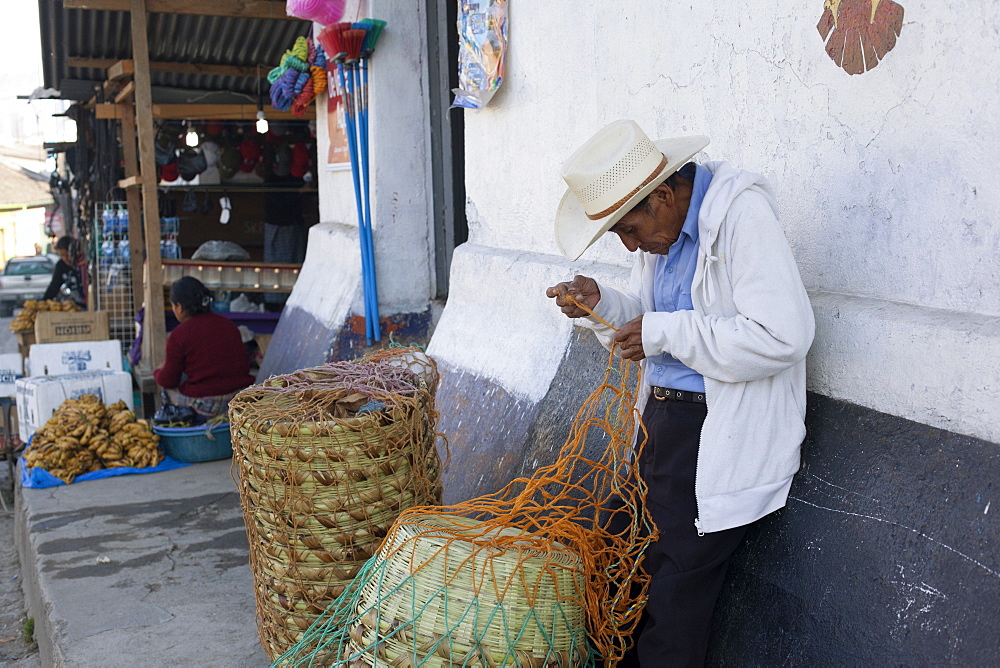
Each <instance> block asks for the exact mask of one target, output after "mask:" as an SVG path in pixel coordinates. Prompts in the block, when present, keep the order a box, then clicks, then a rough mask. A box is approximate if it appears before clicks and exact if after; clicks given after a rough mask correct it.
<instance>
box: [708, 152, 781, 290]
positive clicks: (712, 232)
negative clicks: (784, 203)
mask: <svg viewBox="0 0 1000 668" xmlns="http://www.w3.org/2000/svg"><path fill="white" fill-rule="evenodd" d="M703 166H704V167H705V168H706V169H708V171H710V172H711V173H712V183H711V184H709V186H708V191H707V192H706V193H705V199H704V201H703V202H702V205H701V210H700V211H699V212H698V245H699V247H700V250H701V252H702V254H703V255H704V256H705V263H704V265H703V267H702V271H701V274H700V276H695V280H694V283H695V285H697V284H698V283H699V282H700V283H701V289H702V295H701V296H702V300H703V301H704V303H705V304H711V303H712V302H714V301H715V284H714V279H713V278H712V272H711V271H710V269H711V266H712V264H714V263H715V262H718V261H719V258H718V256H717V255H715V254H714V253H713V252H712V246H714V245H715V240H716V238H717V237H718V234H719V227H720V226H721V225H722V222H723V221H724V220H725V219H726V215H727V214H728V213H729V207H730V206H731V205H732V203H733V200H735V199H736V197H737V196H739V195H740V194H742V193H743V192H745V191H748V190H751V191H754V192H758V193H760V194H761V195H763V197H764V199H765V200H766V201H767V203H768V205H769V206H770V207H771V210H772V211H773V212H774V216H775V218H777V217H778V204H777V202H776V201H775V199H774V191H773V190H772V189H771V184H770V183H768V181H767V179H766V178H764V177H763V176H762V175H760V174H756V173H754V172H748V171H745V170H742V169H736V168H735V167H733V166H732V165H730V164H729V163H728V162H723V161H714V162H706V163H704V165H703Z"/></svg>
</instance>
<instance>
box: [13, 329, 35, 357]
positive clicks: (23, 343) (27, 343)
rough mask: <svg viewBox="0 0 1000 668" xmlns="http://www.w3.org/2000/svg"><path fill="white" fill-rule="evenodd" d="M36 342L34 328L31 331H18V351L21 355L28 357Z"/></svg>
mask: <svg viewBox="0 0 1000 668" xmlns="http://www.w3.org/2000/svg"><path fill="white" fill-rule="evenodd" d="M34 343H35V332H34V330H32V331H30V332H18V333H17V352H18V354H19V355H21V357H27V356H28V352H30V351H31V346H32V345H34Z"/></svg>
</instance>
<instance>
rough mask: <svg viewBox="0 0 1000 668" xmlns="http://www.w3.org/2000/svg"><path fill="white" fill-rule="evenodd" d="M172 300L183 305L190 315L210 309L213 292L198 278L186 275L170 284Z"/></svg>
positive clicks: (206, 311)
mask: <svg viewBox="0 0 1000 668" xmlns="http://www.w3.org/2000/svg"><path fill="white" fill-rule="evenodd" d="M170 301H172V302H173V303H175V304H180V305H181V306H183V307H184V310H185V311H187V312H188V315H198V314H200V313H208V311H209V310H210V307H211V305H212V293H211V292H210V291H209V289H208V288H206V287H205V284H204V283H202V282H201V281H199V280H198V279H197V278H192V277H191V276H184V277H182V278H180V279H178V280H176V281H174V283H173V285H171V286H170Z"/></svg>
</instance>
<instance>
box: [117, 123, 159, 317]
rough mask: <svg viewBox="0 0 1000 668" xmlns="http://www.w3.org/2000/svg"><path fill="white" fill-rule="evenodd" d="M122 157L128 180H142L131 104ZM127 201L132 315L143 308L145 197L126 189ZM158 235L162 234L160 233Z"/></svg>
mask: <svg viewBox="0 0 1000 668" xmlns="http://www.w3.org/2000/svg"><path fill="white" fill-rule="evenodd" d="M121 132H122V154H123V156H124V162H125V177H126V178H132V177H137V176H139V155H138V153H137V152H136V145H135V107H133V106H132V105H131V104H126V105H122V122H121ZM125 200H126V202H127V203H128V247H129V257H130V264H131V269H132V309H133V313H135V312H137V311H138V310H139V305H140V304H142V300H143V291H142V284H143V280H142V255H143V248H144V244H143V236H144V235H143V233H142V197H141V196H140V194H139V189H138V188H135V187H132V188H126V189H125ZM157 231H159V230H157Z"/></svg>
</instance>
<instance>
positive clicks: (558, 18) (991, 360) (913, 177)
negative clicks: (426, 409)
mask: <svg viewBox="0 0 1000 668" xmlns="http://www.w3.org/2000/svg"><path fill="white" fill-rule="evenodd" d="M900 4H902V5H903V6H904V9H905V12H906V14H905V20H904V24H903V28H902V33H901V35H900V37H899V39H898V41H897V44H896V47H895V49H894V50H892V51H891V52H890V53H889V54H887V56H886V58H885V59H884V60H883V61H882V62H880V63H879V65H878V67H876V68H875V69H873V70H871V71H869V72H867V73H866V74H863V75H859V76H850V75H848V74H846V73H845V72H844V71H843V70H842V69H840V68H838V67H837V66H836V65H835V64H834V63H833V62H832V61H831V60H830V58H829V57H828V56H827V55H826V53H825V52H824V48H823V41H822V39H821V38H820V36H819V34H818V32H817V30H816V23H817V21H818V20H819V18H820V15H821V14H822V11H823V3H822V2H821V1H819V0H816V1H815V2H801V1H799V2H787V1H786V2H777V3H775V2H763V1H759V0H754V1H752V2H744V3H730V2H721V1H715V2H704V3H677V2H668V3H641V6H637V5H636V4H634V3H633V4H617V5H616V4H608V3H603V2H597V1H596V0H591V1H589V2H575V3H570V2H565V1H563V0H560V1H555V2H545V3H530V4H519V5H517V6H516V7H511V17H510V50H509V59H508V61H507V71H506V79H505V80H504V83H503V88H502V89H501V91H500V92H499V93H498V94H497V96H496V97H494V99H493V101H492V102H491V104H490V107H489V108H487V109H485V110H482V111H478V112H466V113H465V124H466V137H465V145H466V188H467V194H468V215H469V228H470V229H469V235H470V244H471V245H472V247H473V248H474V249H475V251H474V252H475V253H476V254H482V253H483V249H491V248H492V249H496V252H497V253H504V254H508V253H514V254H517V255H518V259H517V262H515V266H510V267H509V268H508V271H510V272H513V273H515V274H520V275H523V276H531V275H548V274H551V273H552V272H551V271H550V269H549V266H550V265H551V263H552V262H553V256H558V249H557V247H556V245H555V242H554V239H553V234H552V217H553V213H554V211H555V209H556V206H557V204H558V201H559V198H560V197H561V196H562V194H563V192H564V189H565V186H564V184H563V182H562V180H561V178H560V177H559V165H560V163H561V162H562V160H564V159H565V158H566V157H568V156H569V154H570V153H571V152H572V151H573V150H574V149H575V148H576V147H577V146H578V145H579V144H580V143H582V142H583V141H584V140H586V139H587V138H588V137H589V136H590V135H591V134H593V132H595V131H596V130H597V129H598V128H600V127H601V126H603V125H604V124H606V123H608V122H610V121H613V120H616V119H619V118H633V119H635V120H636V121H638V122H639V124H640V125H641V126H642V127H643V128H644V129H646V131H647V132H648V133H649V134H650V135H651V136H652V137H654V138H658V137H666V136H672V135H680V134H707V135H709V136H710V137H711V138H712V143H711V144H710V145H709V146H708V148H707V149H706V151H705V152H704V154H702V155H701V156H700V158H701V159H713V160H715V159H725V160H729V161H730V162H732V163H734V164H736V165H738V166H741V167H743V168H746V169H750V170H754V171H759V172H762V173H764V174H766V175H767V176H768V177H769V178H770V179H771V181H772V183H773V185H774V186H775V189H776V190H777V193H778V200H779V204H780V207H781V214H782V223H783V225H784V228H785V231H786V234H787V236H788V238H789V242H790V243H791V245H792V248H793V250H794V252H795V255H796V257H797V259H798V262H799V266H800V269H801V273H802V276H803V280H804V281H805V283H806V286H807V287H808V288H809V290H810V292H811V294H812V295H813V297H814V306H816V309H817V316H818V327H819V330H818V334H817V343H816V345H814V347H813V349H812V351H811V354H810V387H811V389H814V390H816V391H818V392H820V393H822V394H826V395H829V396H832V397H835V398H841V399H845V400H847V401H850V402H852V403H856V404H860V405H863V406H867V407H869V408H873V409H875V410H878V411H881V412H885V413H889V414H892V415H897V416H902V417H906V418H909V419H913V420H916V421H919V422H923V423H924V424H930V425H934V426H938V427H942V428H945V429H949V430H952V431H956V432H959V433H964V434H969V435H973V436H977V437H980V438H985V439H987V440H990V441H994V442H997V441H1000V384H998V382H997V380H996V379H997V378H998V377H1000V326H998V316H1000V290H997V289H996V286H997V284H998V282H1000V263H998V262H997V260H996V257H997V252H998V250H1000V229H998V225H997V221H996V212H997V211H998V210H1000V188H998V187H997V185H996V178H995V175H994V174H993V170H992V168H991V167H990V165H991V164H992V163H993V160H994V156H995V155H997V154H998V153H1000V127H998V125H997V124H996V122H995V120H993V116H994V110H993V107H994V106H995V103H996V97H997V93H996V91H997V90H1000V68H998V67H997V65H998V64H1000V55H998V52H997V49H996V44H997V39H998V34H997V33H998V29H997V26H998V25H1000V5H997V4H996V3H976V2H971V1H968V2H952V3H932V2H914V1H908V0H901V3H900ZM556 26H558V27H560V28H559V29H556V28H555V27H556ZM569 27H571V29H562V28H569ZM518 263H520V266H518ZM629 263H630V258H629V257H628V254H627V252H625V251H624V249H622V248H621V246H620V244H619V243H618V242H617V241H616V240H615V239H614V238H607V239H604V240H602V241H600V242H598V244H596V245H595V247H594V248H592V249H591V250H590V251H588V253H587V254H586V255H585V256H584V260H583V261H581V262H578V263H576V264H571V263H568V262H567V263H564V271H563V272H562V273H563V274H564V275H565V276H566V277H567V278H568V277H570V276H572V275H573V274H574V273H578V272H580V271H581V268H582V267H584V268H586V271H587V272H589V273H590V274H591V275H595V276H597V277H598V278H599V279H601V278H604V279H609V280H613V281H621V280H622V278H623V276H624V272H625V271H626V268H627V267H628V265H629ZM507 264H509V263H507ZM532 265H538V266H539V267H545V269H541V268H539V269H537V270H532V269H526V268H527V267H530V266H532ZM481 280H482V275H481V274H480V273H478V272H476V271H473V270H469V269H463V270H461V271H459V272H456V271H454V270H453V274H452V278H451V284H452V293H451V296H450V302H449V306H448V307H447V308H446V311H445V316H444V318H443V319H442V323H441V325H439V328H438V331H437V332H436V334H435V336H436V337H437V336H441V337H442V338H444V337H447V339H450V340H459V339H460V338H461V336H462V331H461V329H459V330H456V331H451V332H442V331H441V328H442V326H447V328H448V329H451V328H455V327H459V325H458V323H457V322H455V319H454V318H449V317H448V316H449V313H448V309H452V308H453V302H455V301H456V300H459V301H462V302H465V303H466V304H465V305H464V306H463V307H462V309H463V310H468V304H470V303H472V304H474V303H475V302H476V300H475V299H473V298H471V297H470V295H471V294H472V293H474V292H475V291H477V290H480V291H481V290H482V287H483V286H482V284H481ZM521 285H522V286H523V287H522V288H521V290H523V293H522V292H521V291H514V292H510V293H506V294H507V295H508V297H507V299H508V300H512V301H513V303H515V304H516V303H524V304H529V303H533V302H534V301H536V299H535V296H533V292H532V291H536V290H541V289H543V288H544V287H545V286H544V285H534V284H527V283H526V282H524V281H522V282H521ZM529 292H532V295H530V296H525V295H527V294H528V293H529ZM507 310H512V311H514V312H516V311H517V310H518V309H517V308H508V309H507ZM529 310H530V312H532V313H534V308H533V307H529ZM535 315H537V317H539V318H542V317H544V316H542V315H539V314H535ZM488 316H489V309H488V308H487V307H486V306H483V307H481V308H479V309H478V310H476V312H475V314H474V315H470V316H469V318H470V319H469V320H467V321H466V323H465V327H466V329H468V328H469V327H471V326H474V324H475V323H476V322H481V318H483V317H488ZM551 317H552V318H559V317H561V316H559V315H558V314H557V313H556V312H555V309H552V316H551ZM551 328H552V324H551V323H546V324H545V325H544V326H542V327H539V328H538V331H539V332H541V331H548V330H549V329H551ZM524 329H525V330H528V329H530V328H529V327H527V326H525V327H524ZM556 341H558V342H559V343H561V344H563V345H568V341H569V338H568V336H564V337H561V338H560V337H557V338H556ZM438 348H439V354H440V355H442V356H443V357H444V358H445V359H446V361H448V362H452V363H455V364H457V365H459V366H461V367H463V368H465V369H467V370H471V371H473V372H476V373H479V374H482V375H484V376H487V377H489V378H491V379H497V380H499V381H500V382H501V384H502V385H504V387H507V388H508V389H512V390H514V391H518V392H520V394H521V395H522V396H527V395H536V396H537V395H538V393H539V392H544V387H534V386H536V385H544V386H547V384H548V382H550V381H551V378H545V377H544V375H545V374H544V373H539V372H538V371H537V370H535V371H533V372H532V373H530V374H525V373H521V372H519V371H517V370H516V369H513V368H511V367H510V366H509V365H497V364H496V361H495V358H493V359H491V358H483V357H481V356H479V357H476V358H474V356H472V355H465V354H464V353H462V352H461V351H460V350H447V349H446V348H445V347H444V346H438ZM498 366H503V368H498ZM543 366H544V367H545V368H546V369H549V368H554V367H553V366H552V365H543ZM533 387H534V390H533V391H530V388H533ZM525 388H528V390H526V389H525Z"/></svg>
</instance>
